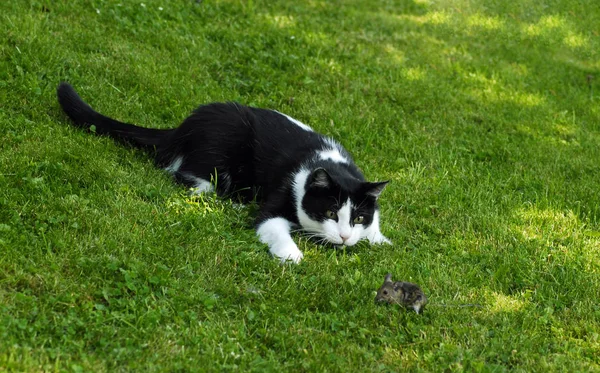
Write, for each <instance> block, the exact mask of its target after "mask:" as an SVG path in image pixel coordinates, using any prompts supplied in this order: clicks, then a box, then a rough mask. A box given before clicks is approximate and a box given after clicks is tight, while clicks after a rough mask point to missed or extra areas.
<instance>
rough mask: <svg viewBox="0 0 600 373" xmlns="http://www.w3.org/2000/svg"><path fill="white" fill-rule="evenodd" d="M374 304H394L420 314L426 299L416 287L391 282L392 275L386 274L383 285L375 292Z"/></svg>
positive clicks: (411, 284)
mask: <svg viewBox="0 0 600 373" xmlns="http://www.w3.org/2000/svg"><path fill="white" fill-rule="evenodd" d="M375 302H377V303H381V302H386V303H395V304H399V305H401V306H404V307H406V308H412V309H413V310H415V312H416V313H420V312H421V311H422V310H423V308H424V307H425V305H426V304H427V297H426V296H425V294H424V293H423V290H421V288H420V287H419V286H418V285H416V284H413V283H410V282H402V281H392V274H391V273H388V274H387V275H385V281H383V285H381V287H380V288H379V290H377V296H376V297H375Z"/></svg>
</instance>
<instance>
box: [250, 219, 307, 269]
mask: <svg viewBox="0 0 600 373" xmlns="http://www.w3.org/2000/svg"><path fill="white" fill-rule="evenodd" d="M291 229H292V223H291V222H290V221H288V220H287V219H285V218H282V217H272V218H268V219H265V220H263V221H261V222H260V223H258V225H257V226H256V234H257V235H258V239H259V240H260V241H261V242H262V243H265V244H267V245H268V246H269V252H270V253H271V254H272V255H273V256H274V257H277V258H279V259H280V260H281V262H282V263H284V262H286V261H288V260H290V261H292V262H294V263H299V262H300V260H302V258H303V257H304V255H303V254H302V252H301V251H300V249H298V246H297V245H296V243H295V242H294V240H292V236H291V235H290V231H291Z"/></svg>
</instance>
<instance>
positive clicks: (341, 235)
mask: <svg viewBox="0 0 600 373" xmlns="http://www.w3.org/2000/svg"><path fill="white" fill-rule="evenodd" d="M340 238H341V239H342V242H346V241H348V238H350V235H345V234H340Z"/></svg>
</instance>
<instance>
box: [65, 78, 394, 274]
mask: <svg viewBox="0 0 600 373" xmlns="http://www.w3.org/2000/svg"><path fill="white" fill-rule="evenodd" d="M57 95H58V101H59V103H60V105H61V107H62V109H63V110H64V112H65V113H66V114H67V115H68V116H69V117H70V118H71V120H72V121H73V123H74V124H75V125H77V126H79V127H82V128H87V129H90V130H91V131H93V132H95V133H96V134H98V135H108V136H110V137H112V138H114V139H116V140H118V141H121V142H125V143H128V144H131V145H133V146H135V147H138V148H142V149H146V150H148V151H150V152H151V153H153V154H154V156H155V164H156V166H157V167H160V168H163V169H165V170H166V171H168V172H169V173H171V174H172V175H173V176H174V178H175V180H176V181H178V182H179V183H182V184H184V185H186V186H188V187H190V188H192V190H193V192H194V193H204V192H216V193H217V194H218V195H220V196H228V197H233V198H238V199H240V201H242V202H250V201H256V202H257V203H258V205H259V212H258V216H257V217H256V221H255V223H256V233H257V235H258V238H259V240H260V241H261V242H262V243H265V244H266V245H268V247H269V251H270V253H271V254H272V255H273V256H274V257H276V258H278V259H280V260H281V261H282V262H286V261H288V260H289V261H292V262H294V263H298V262H300V261H301V259H302V258H303V254H302V252H301V251H300V250H299V249H298V246H297V245H296V244H295V242H294V241H293V240H292V237H291V233H292V231H293V230H300V231H302V232H304V233H306V234H308V235H310V236H311V237H312V238H316V239H317V240H318V241H319V242H321V243H331V244H333V245H346V246H352V245H354V244H356V243H357V242H358V241H359V240H361V239H367V240H368V241H370V242H371V243H373V244H381V243H388V244H389V243H391V242H390V241H389V240H388V239H387V238H386V237H385V236H384V235H383V234H381V232H380V230H379V207H378V204H377V200H378V198H379V196H380V194H381V192H382V191H383V190H384V188H385V186H386V185H387V183H388V182H387V181H383V182H367V181H366V180H365V177H364V176H363V174H362V173H361V172H360V170H359V169H358V167H357V166H356V165H355V164H354V161H353V160H352V157H351V156H350V154H349V153H348V152H347V151H346V150H345V149H344V148H343V147H342V146H341V145H340V144H339V143H338V142H336V141H335V140H333V139H331V138H329V137H325V136H323V135H321V134H319V133H317V132H315V131H313V129H312V128H311V127H309V126H307V125H306V124H304V123H302V122H300V121H298V120H296V119H293V118H291V117H289V116H287V115H285V114H282V113H280V112H278V111H275V110H267V109H259V108H254V107H249V106H244V105H241V104H238V103H234V102H228V103H210V104H206V105H203V106H200V107H199V108H197V109H196V110H195V111H193V113H192V114H191V115H190V116H189V117H188V118H187V119H185V120H184V122H183V123H182V124H181V125H180V126H179V127H177V128H174V129H151V128H143V127H138V126H135V125H133V124H127V123H123V122H119V121H117V120H114V119H111V118H109V117H106V116H104V115H102V114H100V113H98V112H96V111H95V110H94V109H92V108H91V107H90V106H89V105H88V104H86V103H85V102H84V101H83V100H82V99H81V97H79V95H78V94H77V92H75V90H74V89H73V87H72V86H71V85H69V84H67V83H61V84H60V85H59V86H58V89H57Z"/></svg>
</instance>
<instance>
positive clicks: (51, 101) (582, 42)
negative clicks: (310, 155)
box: [0, 0, 600, 372]
mask: <svg viewBox="0 0 600 373" xmlns="http://www.w3.org/2000/svg"><path fill="white" fill-rule="evenodd" d="M0 14H1V16H0V17H1V18H0V19H1V22H2V25H3V27H1V28H0V107H1V108H2V109H1V110H0V132H1V133H2V135H1V136H2V141H0V371H3V370H6V371H114V370H121V371H125V370H139V371H228V370H236V369H237V370H242V371H261V372H262V371H282V370H287V371H318V372H321V371H344V372H345V371H383V372H387V371H418V370H422V371H462V370H467V371H600V306H599V303H598V295H599V294H600V259H599V257H600V104H599V102H600V101H599V100H600V39H599V32H600V31H599V29H598V25H599V24H600V8H598V6H597V4H596V2H595V1H594V0H588V1H585V0H584V1H578V2H574V1H567V0H541V1H539V0H538V1H530V0H521V1H514V2H508V1H502V0H458V1H456V0H453V1H449V0H438V1H428V0H395V1H391V0H388V1H383V0H382V1H377V2H373V1H366V0H364V1H363V0H354V1H344V2H334V1H331V2H330V1H318V0H310V1H306V2H288V1H234V0H229V1H225V0H223V1H216V0H215V1H209V0H205V1H202V2H195V1H191V0H190V1H183V0H180V1H168V2H167V1H163V2H161V1H153V0H149V1H146V2H145V3H144V4H142V3H140V2H132V1H122V0H120V1H117V0H101V1H79V2H70V1H41V0H40V1H34V0H31V1H26V0H11V1H2V2H0ZM63 80H65V81H69V82H70V83H72V84H73V85H74V86H75V87H76V89H78V90H79V92H80V93H81V95H82V96H83V97H84V98H85V99H86V100H88V102H90V103H91V104H92V106H94V107H96V108H97V109H98V110H100V111H102V112H103V113H106V114H108V115H110V116H113V117H115V118H119V119H121V120H125V121H130V122H134V123H137V124H140V125H144V126H149V127H155V128H167V127H172V126H175V125H177V124H178V123H180V122H181V120H182V119H183V118H184V117H185V116H186V115H187V114H188V113H189V112H190V111H191V110H192V109H193V108H194V107H196V106H197V105H199V104H201V103H206V102H210V101H223V100H237V101H239V102H242V103H245V104H249V105H256V106H260V107H267V108H273V109H277V110H279V111H282V112H285V113H287V114H289V115H291V116H293V117H296V118H298V119H299V120H302V121H303V122H305V123H308V124H309V125H311V126H313V127H314V128H315V129H317V130H319V131H321V132H323V133H326V134H328V135H332V136H334V137H336V138H337V139H339V140H340V141H341V142H342V143H343V144H344V145H345V146H346V148H347V149H348V150H349V151H350V152H351V153H353V155H354V156H355V159H356V160H357V163H358V164H359V166H360V167H362V169H363V170H364V171H365V174H366V175H367V177H368V178H369V179H371V180H385V179H391V180H392V182H391V184H390V185H389V187H388V188H387V189H386V191H385V192H384V195H383V196H382V199H381V205H382V215H383V221H382V230H383V232H384V233H385V234H387V235H388V236H389V237H390V238H391V239H392V240H393V241H394V245H393V246H391V247H390V246H381V247H368V246H367V245H360V246H358V247H355V248H352V249H351V250H350V249H348V250H340V251H333V250H330V249H326V248H321V247H316V246H314V245H313V244H311V243H309V242H308V241H306V240H304V239H302V238H300V237H299V238H298V239H297V240H298V241H299V243H300V247H301V249H303V250H304V251H305V260H304V261H303V262H302V263H301V264H300V265H298V266H280V265H278V264H277V262H276V261H275V260H273V259H271V258H270V257H269V256H268V255H267V249H266V248H265V247H264V246H263V245H261V244H260V243H259V242H258V240H257V239H256V237H255V235H254V232H253V230H252V217H253V212H252V208H239V207H237V206H235V205H233V204H232V203H231V202H230V201H227V200H219V199H216V198H215V197H213V196H203V197H200V198H191V197H188V196H187V194H186V191H185V190H183V188H181V187H179V186H177V185H175V184H174V183H173V182H172V181H171V179H170V178H169V176H168V175H166V173H165V172H163V171H161V170H157V169H155V168H154V167H153V165H152V162H151V160H149V159H148V157H147V156H146V155H145V154H143V153H140V152H138V151H135V150H132V149H127V148H124V147H122V146H119V145H117V144H115V143H114V142H112V141H110V140H108V139H105V138H98V137H95V136H92V135H90V134H89V133H85V132H83V131H80V130H77V129H75V128H73V127H71V126H69V125H68V121H67V119H66V117H65V115H63V114H62V112H61V111H60V109H59V107H58V104H57V102H56V98H55V88H56V86H57V85H58V83H59V82H60V81H63ZM387 272H392V273H393V274H394V276H395V278H398V279H404V280H409V281H414V282H417V283H419V284H420V285H421V286H422V287H423V289H424V290H425V292H426V294H428V295H429V297H430V301H431V306H430V307H429V308H428V309H427V310H426V312H425V314H424V315H423V316H419V315H415V314H414V313H407V312H405V311H403V310H401V309H399V308H394V307H379V306H376V305H375V304H374V302H373V297H374V291H375V290H376V289H377V287H378V286H379V285H380V284H381V282H382V281H383V277H384V275H385V273H387ZM466 303H476V304H480V305H481V306H482V307H456V305H460V304H466ZM443 305H447V307H445V306H443Z"/></svg>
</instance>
